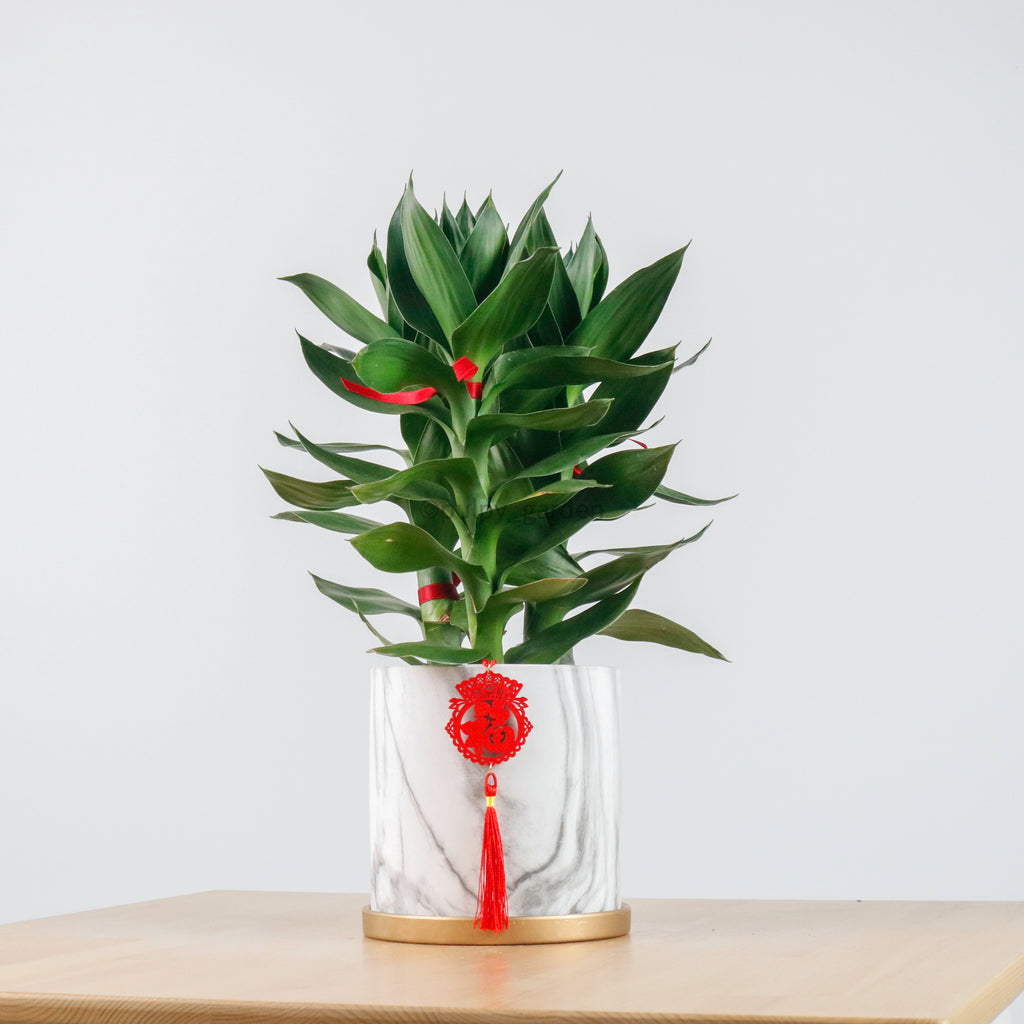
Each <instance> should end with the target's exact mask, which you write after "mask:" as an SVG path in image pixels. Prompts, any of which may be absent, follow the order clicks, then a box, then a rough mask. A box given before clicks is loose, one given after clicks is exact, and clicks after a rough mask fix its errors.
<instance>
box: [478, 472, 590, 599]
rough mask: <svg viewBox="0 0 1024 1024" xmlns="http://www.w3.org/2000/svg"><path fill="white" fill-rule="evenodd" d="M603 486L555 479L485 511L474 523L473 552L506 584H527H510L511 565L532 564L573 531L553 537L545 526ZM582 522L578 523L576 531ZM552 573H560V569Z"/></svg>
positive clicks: (500, 497) (500, 491) (562, 571)
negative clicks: (562, 511)
mask: <svg viewBox="0 0 1024 1024" xmlns="http://www.w3.org/2000/svg"><path fill="white" fill-rule="evenodd" d="M607 486H608V485H607V484H599V483H595V482H594V481H593V480H589V479H583V478H577V477H573V478H572V479H569V480H556V481H554V482H552V483H550V484H545V485H544V486H543V487H541V488H539V489H538V490H536V491H534V492H533V493H532V494H530V495H527V496H526V497H525V498H518V499H517V500H515V501H510V502H507V503H505V504H501V505H496V506H495V507H494V508H491V509H488V510H487V511H486V512H484V513H483V515H481V516H479V517H478V519H477V521H476V538H475V543H474V553H475V552H476V551H477V550H478V549H479V550H481V551H482V552H484V553H485V555H486V557H487V560H488V561H489V562H493V564H494V565H495V568H496V572H497V574H498V576H499V577H501V576H504V577H507V578H508V579H509V582H528V581H513V580H512V579H511V576H510V575H509V574H510V573H511V572H512V570H513V569H514V568H515V566H517V565H519V564H521V563H522V562H527V561H532V560H533V559H534V558H536V557H537V556H538V555H542V554H543V553H544V552H545V551H547V550H548V549H550V548H553V547H555V546H556V545H557V544H560V543H561V542H562V540H564V539H565V537H567V536H570V535H571V534H572V533H573V532H575V531H572V530H570V531H568V532H567V533H564V534H563V535H562V536H557V535H555V534H554V533H553V532H552V530H551V528H550V526H549V516H550V514H553V513H556V512H557V510H560V509H562V508H564V507H565V506H566V505H567V504H568V503H569V502H571V501H573V500H574V499H575V498H576V497H577V496H578V495H580V494H582V493H587V494H593V493H595V492H597V491H598V490H600V489H602V488H604V487H607ZM503 491H504V488H500V489H499V491H498V494H497V495H496V496H495V500H496V501H500V500H501V499H502V492H503ZM584 522H585V520H584V521H581V522H580V523H579V524H578V526H577V527H576V529H579V528H580V527H582V526H583V525H584ZM492 552H493V554H492ZM481 560H483V556H481ZM556 571H559V572H560V574H561V573H564V569H561V570H556ZM544 575H549V573H547V572H545V573H544Z"/></svg>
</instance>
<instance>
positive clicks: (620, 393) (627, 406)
mask: <svg viewBox="0 0 1024 1024" xmlns="http://www.w3.org/2000/svg"><path fill="white" fill-rule="evenodd" d="M673 352H674V350H673V349H664V350H661V351H659V352H651V353H647V354H645V355H641V356H637V357H636V358H634V359H631V360H630V362H629V364H628V365H630V366H646V367H647V368H648V371H649V372H648V373H647V374H645V375H644V376H641V377H619V378H615V379H612V378H609V377H606V378H605V379H604V380H603V381H602V383H601V385H600V386H599V387H598V388H597V390H596V391H594V393H593V394H592V395H591V400H593V399H595V398H607V399H611V402H612V407H611V409H610V410H609V412H608V415H607V416H606V417H605V419H604V420H603V421H602V423H601V426H600V430H601V433H607V432H609V431H612V430H618V431H622V432H623V433H628V432H630V431H633V430H637V429H638V428H639V426H640V424H641V423H643V421H644V420H645V419H647V417H648V415H649V414H650V412H651V410H652V409H653V408H654V407H655V405H657V403H658V399H659V398H661V396H662V394H663V393H664V391H665V387H666V385H667V384H668V382H669V378H670V377H671V376H672V365H673V364H672V359H673ZM591 433H593V430H592V429H590V428H586V429H584V430H582V431H580V433H579V435H577V436H575V437H572V438H569V439H567V440H568V443H574V442H575V441H576V440H577V437H578V436H586V435H587V434H591Z"/></svg>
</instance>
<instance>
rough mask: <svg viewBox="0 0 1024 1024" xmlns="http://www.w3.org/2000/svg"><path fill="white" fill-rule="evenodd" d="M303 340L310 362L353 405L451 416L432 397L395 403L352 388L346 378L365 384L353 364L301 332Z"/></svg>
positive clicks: (434, 416) (396, 412) (385, 412)
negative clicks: (408, 403)
mask: <svg viewBox="0 0 1024 1024" xmlns="http://www.w3.org/2000/svg"><path fill="white" fill-rule="evenodd" d="M299 341H300V342H301V344H302V355H303V357H304V358H305V360H306V365H307V366H308V367H309V368H310V369H311V370H312V371H313V373H315V374H316V376H317V377H319V378H320V380H321V381H323V383H324V384H326V385H327V387H328V388H330V389H331V391H333V392H334V393H335V394H336V395H337V396H338V397H339V398H343V399H345V401H346V402H348V403H349V404H350V405H354V406H357V407H358V408H360V409H365V410H367V412H377V413H382V414H383V415H386V416H402V415H413V416H426V417H428V418H429V419H432V420H439V419H440V418H441V417H442V416H447V415H448V412H447V410H446V409H445V407H444V405H443V404H442V403H441V402H440V401H438V400H437V399H431V400H430V401H429V402H424V403H423V404H422V405H391V404H389V403H387V402H379V401H377V400H376V399H374V398H366V397H365V396H363V395H357V394H355V392H352V391H349V390H348V389H347V388H346V387H345V385H344V384H343V383H342V380H343V379H344V380H349V381H353V382H354V383H356V384H362V383H363V381H362V380H361V379H360V377H359V374H358V373H357V372H356V370H355V367H354V366H353V365H352V364H351V363H349V362H346V361H345V360H344V359H341V358H339V357H338V356H336V355H334V354H332V353H331V352H328V351H326V350H325V349H324V348H323V347H322V346H320V345H314V344H313V342H311V341H307V340H306V339H305V338H303V337H302V336H301V335H300V336H299Z"/></svg>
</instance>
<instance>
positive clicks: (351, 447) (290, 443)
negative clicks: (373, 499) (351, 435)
mask: <svg viewBox="0 0 1024 1024" xmlns="http://www.w3.org/2000/svg"><path fill="white" fill-rule="evenodd" d="M420 422H422V420H421V421H420ZM274 436H275V437H276V438H277V443H278V444H280V445H282V446H283V447H285V448H297V449H299V450H300V451H305V449H304V448H303V447H302V442H301V441H297V440H296V439H295V438H294V437H289V436H288V435H287V434H281V433H278V432H277V431H276V430H275V431H274ZM320 447H321V448H323V449H324V451H328V452H336V453H337V454H339V455H344V454H347V453H348V452H380V451H386V452H394V453H395V454H396V455H399V456H401V457H402V459H404V460H408V458H409V452H408V451H407V450H406V449H405V448H392V447H391V445H389V444H350V443H349V442H347V441H330V442H327V443H326V444H321V445H320Z"/></svg>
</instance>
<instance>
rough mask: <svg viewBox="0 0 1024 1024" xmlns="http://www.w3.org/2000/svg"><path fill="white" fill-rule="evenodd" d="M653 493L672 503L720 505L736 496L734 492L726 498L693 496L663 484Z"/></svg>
mask: <svg viewBox="0 0 1024 1024" xmlns="http://www.w3.org/2000/svg"><path fill="white" fill-rule="evenodd" d="M654 493H655V495H656V496H657V497H659V498H662V499H664V500H665V501H670V502H672V504H673V505H701V506H707V505H721V504H722V502H723V501H732V499H733V498H735V497H736V495H735V494H730V495H729V496H728V497H727V498H694V497H692V496H691V495H689V494H683V492H682V491H674V490H672V488H671V487H666V486H665V485H664V484H662V485H661V486H660V487H659V488H658V489H657V490H656V491H655V492H654Z"/></svg>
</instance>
